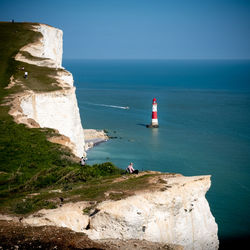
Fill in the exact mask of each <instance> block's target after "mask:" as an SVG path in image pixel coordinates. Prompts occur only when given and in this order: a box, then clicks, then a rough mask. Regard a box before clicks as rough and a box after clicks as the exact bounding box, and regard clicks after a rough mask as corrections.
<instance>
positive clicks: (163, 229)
mask: <svg viewBox="0 0 250 250" xmlns="http://www.w3.org/2000/svg"><path fill="white" fill-rule="evenodd" d="M159 180H160V182H159ZM210 185H211V181H210V176H195V177H184V176H174V177H169V176H167V175H161V176H160V179H159V178H158V179H156V182H155V185H154V190H151V191H150V190H144V191H140V192H139V193H135V194H134V195H132V196H129V197H128V198H126V199H122V200H118V201H112V200H107V201H103V202H101V203H100V204H98V205H97V206H96V208H95V210H93V211H92V213H91V214H90V215H89V216H87V215H83V211H82V210H83V209H84V208H86V207H88V206H89V205H87V203H83V202H79V203H76V204H74V205H72V204H69V205H67V204H66V205H64V206H63V207H60V208H57V209H53V210H41V211H39V212H38V213H37V214H34V215H31V216H29V217H28V218H26V219H24V221H23V222H25V223H27V224H30V225H37V226H39V225H46V222H48V223H49V224H47V225H51V223H53V225H57V226H65V227H69V228H71V229H72V230H75V231H79V232H85V233H86V234H87V235H88V236H89V238H91V239H93V240H107V241H108V240H110V239H120V240H129V239H138V240H146V241H151V242H158V243H166V244H175V245H181V246H183V247H184V249H188V250H189V249H196V250H198V249H206V250H209V249H211V250H212V249H218V245H219V241H218V236H217V233H218V227H217V224H216V222H215V219H214V217H213V216H212V214H211V212H210V208H209V204H208V202H207V200H206V198H205V193H206V192H207V190H208V189H209V187H210ZM69 208H70V209H69ZM38 215H40V216H38ZM58 216H59V217H58ZM69 221H70V222H69ZM87 224H88V225H87Z"/></svg>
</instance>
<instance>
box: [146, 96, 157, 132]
mask: <svg viewBox="0 0 250 250" xmlns="http://www.w3.org/2000/svg"><path fill="white" fill-rule="evenodd" d="M158 127H159V124H158V118H157V102H156V98H154V99H153V104H152V122H151V124H150V125H147V128H158Z"/></svg>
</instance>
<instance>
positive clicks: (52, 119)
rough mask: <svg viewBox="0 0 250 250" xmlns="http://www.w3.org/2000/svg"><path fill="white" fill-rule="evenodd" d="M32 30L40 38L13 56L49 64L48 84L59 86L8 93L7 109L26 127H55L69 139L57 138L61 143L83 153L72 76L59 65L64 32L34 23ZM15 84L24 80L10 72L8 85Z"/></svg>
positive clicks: (79, 120)
mask: <svg viewBox="0 0 250 250" xmlns="http://www.w3.org/2000/svg"><path fill="white" fill-rule="evenodd" d="M33 30H34V31H36V32H40V38H39V39H38V40H37V41H36V42H34V43H30V44H27V45H26V46H24V47H23V48H22V49H21V50H20V51H19V53H18V54H17V55H16V57H15V59H16V60H18V61H21V62H24V63H28V64H32V65H36V66H39V67H48V68H51V72H53V76H50V77H53V79H54V80H53V82H52V83H51V84H50V85H51V87H54V88H55V87H56V88H57V89H58V90H57V89H56V90H52V91H51V90H48V91H46V92H45V91H36V90H33V89H28V90H27V89H24V91H23V92H22V93H19V94H17V95H15V96H12V97H11V98H12V103H11V104H12V105H11V109H10V112H9V113H10V114H11V115H12V116H13V117H14V119H15V121H16V122H18V123H25V124H26V125H28V126H29V127H39V126H40V127H48V128H53V129H56V130H58V131H59V133H60V134H62V135H63V136H66V137H68V138H69V140H70V142H69V141H68V140H60V144H64V145H65V146H67V147H70V148H71V150H72V152H73V153H74V154H75V155H76V156H78V157H81V156H85V155H86V153H85V147H84V146H85V143H84V132H83V128H82V124H81V118H80V113H79V108H78V104H77V99H76V95H75V87H74V86H73V77H72V74H71V73H70V72H68V71H66V70H65V69H64V68H63V67H62V52H63V51H62V42H63V40H62V34H63V33H62V31H61V30H59V29H56V28H53V27H51V26H48V25H44V24H36V25H35V24H34V25H33ZM30 74H32V72H30ZM28 77H29V76H28ZM24 81H25V80H24ZM15 84H19V85H21V86H22V85H23V84H25V82H24V83H23V84H22V82H20V81H17V80H15V79H14V77H13V76H12V80H11V84H10V85H9V86H8V88H11V87H13V86H15ZM24 87H25V86H24ZM52 141H53V140H52ZM57 141H58V140H57ZM54 142H56V140H54ZM64 142H65V143H64Z"/></svg>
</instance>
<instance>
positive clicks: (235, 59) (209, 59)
mask: <svg viewBox="0 0 250 250" xmlns="http://www.w3.org/2000/svg"><path fill="white" fill-rule="evenodd" d="M64 59H65V60H93V61H94V60H106V61H108V60H121V61H126V60H130V61H132V60H135V61H136V60H137V61H139V60H140V61H142V60H144V61H156V60H157V61H167V60H171V61H178V60H179V61H180V60H183V61H184V60H187V61H188V60H190V61H191V60H192V61H201V60H203V61H212V60H213V61H216V60H218V61H249V60H250V58H69V57H68V58H67V57H66V58H63V60H64Z"/></svg>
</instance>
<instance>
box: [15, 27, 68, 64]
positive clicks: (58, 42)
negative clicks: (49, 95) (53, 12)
mask: <svg viewBox="0 0 250 250" xmlns="http://www.w3.org/2000/svg"><path fill="white" fill-rule="evenodd" d="M33 27H34V31H37V32H40V33H41V34H42V38H41V39H40V40H39V41H37V42H35V43H32V44H28V45H26V46H24V47H23V48H22V49H21V51H24V52H28V53H30V54H31V55H32V56H34V57H38V58H40V59H41V60H36V61H34V60H30V59H29V58H26V57H25V56H23V55H22V53H18V54H17V55H16V58H15V59H16V60H18V61H23V62H27V63H29V64H36V65H38V66H45V67H52V68H61V67H62V53H63V46H62V42H63V39H62V36H63V32H62V30H59V29H56V28H54V27H51V26H49V25H45V24H39V25H34V26H33Z"/></svg>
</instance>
